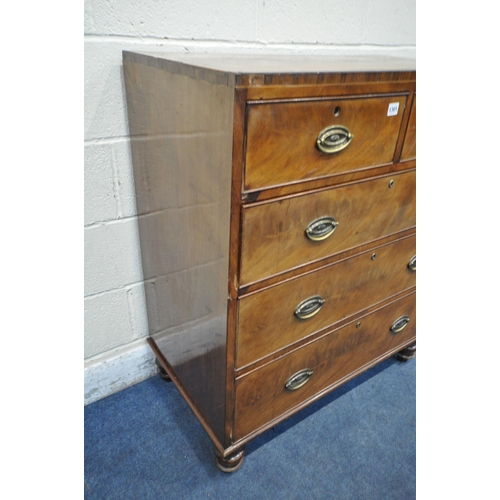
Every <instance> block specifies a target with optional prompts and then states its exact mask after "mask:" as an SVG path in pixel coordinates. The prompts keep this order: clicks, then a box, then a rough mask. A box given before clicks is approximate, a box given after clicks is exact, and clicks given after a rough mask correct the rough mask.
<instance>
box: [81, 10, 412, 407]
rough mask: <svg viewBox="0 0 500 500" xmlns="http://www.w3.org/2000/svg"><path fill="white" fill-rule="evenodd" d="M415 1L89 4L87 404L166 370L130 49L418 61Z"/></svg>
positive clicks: (85, 115) (86, 265)
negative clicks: (142, 199)
mask: <svg viewBox="0 0 500 500" xmlns="http://www.w3.org/2000/svg"><path fill="white" fill-rule="evenodd" d="M415 11H416V7H415V0H357V1H354V2H345V1H340V0H309V1H308V2H304V1H302V0H253V1H247V2H241V1H239V0H217V1H213V2H202V1H196V2H195V1H189V0H168V1H166V0H162V1H158V0H108V1H106V0H85V14H84V22H85V58H84V61H85V78H84V85H85V88H84V99H85V111H84V118H85V123H84V139H85V143H84V148H85V156H84V157H85V211H84V225H85V227H84V239H85V299H84V307H85V402H86V403H90V402H93V401H95V400H97V399H100V398H102V397H104V396H106V395H108V394H111V393H112V392H115V391H117V390H121V389H123V388H124V387H127V386H128V385H131V384H133V383H136V382H138V381H140V380H143V379H144V378H147V377H148V376H150V375H152V374H153V373H154V372H155V368H154V364H153V357H152V355H151V354H150V351H149V348H147V346H146V345H145V337H146V336H147V333H148V323H147V315H146V305H145V299H144V284H143V273H142V269H141V261H140V247H139V238H138V232H137V219H136V216H137V213H136V208H135V199H134V188H133V174H132V165H131V158H130V150H129V139H128V125H127V114H126V104H125V90H124V83H123V74H122V50H140V51H156V50H166V51H170V52H232V53H245V52H253V53H255V52H257V53H302V54H312V53H322V54H331V53H340V54H346V53H347V54H354V53H362V54H371V53H373V54H386V55H399V56H409V57H415V44H416V29H415Z"/></svg>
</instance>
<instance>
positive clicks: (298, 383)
mask: <svg viewBox="0 0 500 500" xmlns="http://www.w3.org/2000/svg"><path fill="white" fill-rule="evenodd" d="M312 374H313V371H312V370H310V369H309V368H305V369H304V370H300V372H297V373H296V374H295V375H292V376H291V377H290V378H289V379H288V380H287V381H286V384H285V389H287V390H289V391H296V390H297V389H300V388H301V387H302V386H303V385H304V384H305V383H306V382H307V381H308V380H309V378H310V377H311V375H312Z"/></svg>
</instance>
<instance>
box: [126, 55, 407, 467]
mask: <svg viewBox="0 0 500 500" xmlns="http://www.w3.org/2000/svg"><path fill="white" fill-rule="evenodd" d="M123 69H124V76H125V85H126V93H127V109H128V116H129V127H130V137H131V150H132V158H133V165H134V181H135V186H136V196H137V210H138V214H139V215H138V226H139V234H140V239H141V253H142V263H143V272H144V282H145V294H146V305H147V310H148V322H149V332H150V337H149V338H148V342H149V344H150V346H151V348H152V349H153V351H154V353H155V355H156V358H157V362H158V364H159V366H160V367H161V370H162V371H163V372H164V373H166V374H168V376H169V377H170V378H171V380H172V381H173V383H174V384H175V385H176V386H177V388H178V389H179V391H180V392H181V394H182V395H183V397H184V398H185V399H186V401H187V403H188V404H189V406H190V408H191V409H192V411H193V412H194V414H195V415H196V417H197V418H198V419H199V421H200V422H201V424H202V425H203V427H204V429H205V430H206V431H207V433H208V435H209V436H210V438H211V439H212V441H213V443H214V446H215V454H216V463H217V465H218V467H219V468H220V469H221V470H224V471H233V470H236V469H237V468H238V467H239V466H240V465H241V464H242V462H243V457H244V449H245V444H246V443H247V442H248V441H249V440H251V439H252V438H254V437H255V436H257V435H259V434H260V433H262V432H264V431H266V430H267V429H269V428H270V427H272V426H273V425H275V424H276V423H278V422H279V421H281V420H283V419H285V418H287V417H288V416H290V415H291V414H292V413H295V412H297V411H299V410H300V409H301V408H303V407H305V406H306V405H308V404H310V403H311V402H313V401H315V400H317V399H318V398H320V397H321V396H323V395H324V394H326V393H328V392H330V391H331V390H333V389H335V388H336V387H338V386H339V385H341V384H343V383H344V382H346V381H347V380H350V379H351V378H353V377H355V376H356V375H358V374H359V373H361V372H363V371H364V370H366V369H368V368H370V367H372V366H373V365H375V364H376V363H378V362H380V361H382V360H383V359H385V358H387V357H389V356H392V355H395V354H397V353H400V355H401V356H402V357H403V358H404V359H406V358H408V357H410V356H412V355H413V354H414V349H415V347H414V346H415V342H416V318H415V294H416V256H415V231H416V218H415V217H416V216H415V169H416V153H415V151H416V148H415V143H416V141H415V138H416V135H415V134H416V132H415V129H416V126H415V125H416V112H415V105H416V96H415V89H416V71H415V69H414V61H405V60H399V59H391V58H351V59H335V58H332V57H298V56H215V55H165V54H150V55H147V54H137V53H131V52H124V54H123Z"/></svg>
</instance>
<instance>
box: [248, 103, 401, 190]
mask: <svg viewBox="0 0 500 500" xmlns="http://www.w3.org/2000/svg"><path fill="white" fill-rule="evenodd" d="M405 105H406V96H404V95H392V96H382V97H381V96H376V97H356V98H350V99H338V98H337V99H324V100H304V101H300V100H299V101H292V102H271V103H258V104H250V105H249V106H248V116H247V135H246V137H247V143H246V159H245V172H244V188H245V190H248V191H251V190H256V189H262V188H266V187H271V186H279V185H284V184H289V183H293V182H297V181H301V180H306V179H316V178H321V177H327V176H331V175H335V174H340V173H343V172H349V171H353V170H357V169H362V168H366V167H370V166H374V165H382V164H387V163H391V162H392V161H393V156H394V151H395V147H396V142H397V139H398V135H399V129H400V125H401V119H402V116H403V111H404V108H405ZM332 127H335V128H332ZM339 127H341V128H339ZM318 140H319V142H320V144H318ZM340 148H343V149H340Z"/></svg>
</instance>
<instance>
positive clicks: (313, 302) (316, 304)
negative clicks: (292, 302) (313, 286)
mask: <svg viewBox="0 0 500 500" xmlns="http://www.w3.org/2000/svg"><path fill="white" fill-rule="evenodd" d="M324 303H325V299H323V297H321V296H319V295H314V296H313V297H309V298H308V299H306V300H303V301H302V302H301V303H300V304H299V305H298V306H297V307H296V308H295V312H294V314H295V316H296V317H297V318H299V319H309V318H312V317H313V316H314V315H316V314H318V313H319V310H320V309H321V308H322V307H323V304H324Z"/></svg>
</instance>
